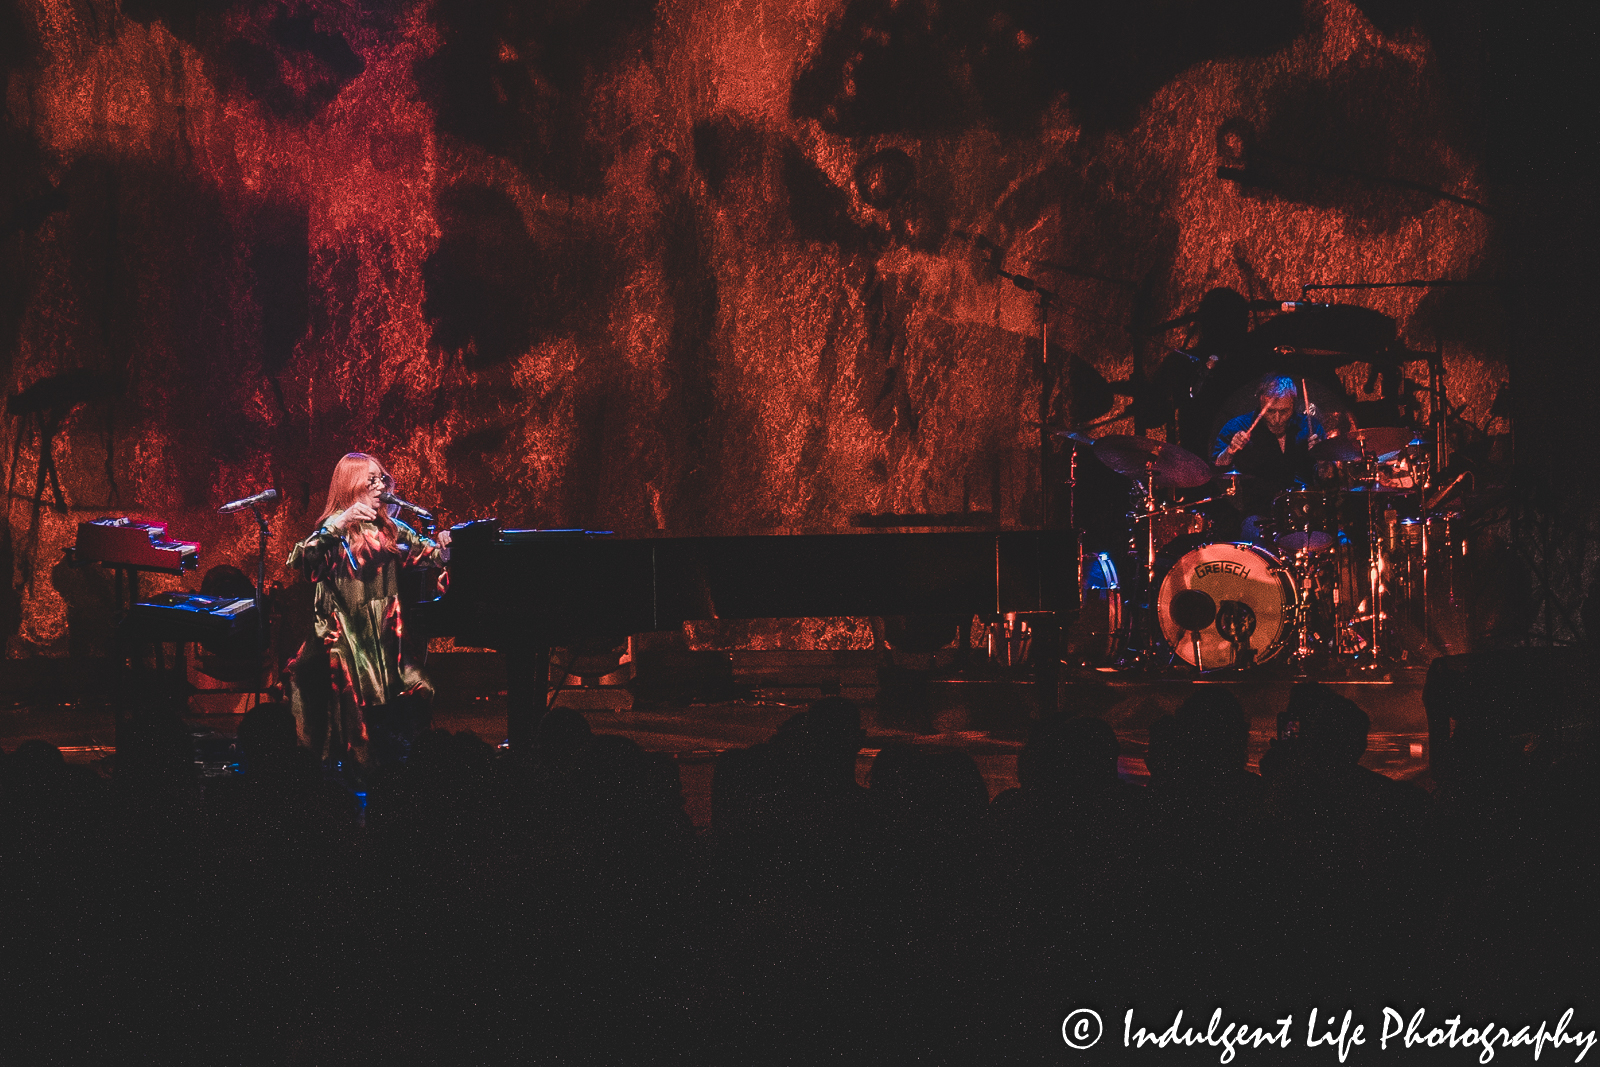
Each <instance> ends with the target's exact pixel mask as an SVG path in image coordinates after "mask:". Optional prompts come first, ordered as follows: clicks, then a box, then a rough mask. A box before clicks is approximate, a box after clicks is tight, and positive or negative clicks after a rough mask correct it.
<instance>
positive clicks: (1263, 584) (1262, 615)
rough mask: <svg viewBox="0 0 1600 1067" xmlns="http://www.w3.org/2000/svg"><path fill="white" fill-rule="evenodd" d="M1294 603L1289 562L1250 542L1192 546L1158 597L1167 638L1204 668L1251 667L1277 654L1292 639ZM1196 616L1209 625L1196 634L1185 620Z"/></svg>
mask: <svg viewBox="0 0 1600 1067" xmlns="http://www.w3.org/2000/svg"><path fill="white" fill-rule="evenodd" d="M1294 608H1295V589H1294V581H1293V579H1292V578H1291V577H1290V576H1289V574H1288V572H1287V571H1286V570H1285V569H1284V567H1283V564H1281V563H1279V562H1278V559H1277V557H1275V556H1273V555H1272V554H1271V553H1270V552H1267V551H1266V550H1265V549H1262V548H1257V547H1256V546H1255V545H1251V544H1232V543H1223V544H1211V545H1201V546H1199V547H1197V548H1194V549H1192V550H1190V551H1189V552H1187V553H1186V554H1184V555H1183V556H1181V557H1180V558H1179V559H1178V560H1177V562H1176V563H1174V564H1173V565H1172V569H1171V570H1169V571H1167V574H1166V577H1164V578H1163V579H1162V580H1161V591H1160V594H1159V596H1158V597H1157V598H1156V616H1157V618H1158V619H1159V620H1160V623H1161V635H1162V636H1163V637H1165V638H1166V640H1167V644H1168V645H1169V646H1170V647H1171V648H1172V649H1173V650H1174V651H1175V652H1176V653H1177V654H1178V655H1179V656H1180V657H1181V658H1182V659H1183V660H1184V661H1185V662H1187V663H1190V664H1192V665H1193V666H1196V667H1199V668H1201V669H1202V670H1215V669H1217V668H1219V667H1248V666H1253V665H1255V664H1260V663H1265V662H1267V661H1268V660H1270V659H1271V658H1272V657H1274V656H1276V655H1277V654H1278V653H1279V652H1281V651H1283V648H1284V646H1285V645H1286V644H1288V639H1289V636H1290V633H1291V631H1292V624H1293V621H1294ZM1197 619H1198V620H1200V621H1204V623H1205V624H1204V625H1203V626H1200V627H1199V629H1198V630H1197V631H1192V630H1191V629H1189V628H1188V627H1186V626H1184V625H1183V623H1184V622H1187V623H1188V624H1189V627H1193V626H1195V625H1196V620H1197ZM1207 620H1209V621H1207ZM1195 632H1198V634H1199V637H1200V640H1199V646H1200V649H1199V655H1198V657H1197V656H1196V653H1195V639H1194V633H1195ZM1236 647H1237V654H1236V653H1235V648H1236Z"/></svg>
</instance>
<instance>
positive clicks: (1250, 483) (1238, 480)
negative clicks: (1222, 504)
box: [1212, 471, 1265, 496]
mask: <svg viewBox="0 0 1600 1067" xmlns="http://www.w3.org/2000/svg"><path fill="white" fill-rule="evenodd" d="M1212 480H1213V481H1215V482H1216V483H1217V485H1218V486H1220V487H1221V489H1222V493H1223V495H1224V496H1238V495H1239V493H1240V491H1241V490H1244V489H1250V488H1254V487H1257V486H1260V485H1264V484H1265V483H1264V482H1263V481H1262V479H1260V478H1258V477H1256V476H1255V475H1254V474H1245V473H1244V472H1243V471H1223V472H1222V473H1220V474H1217V475H1214V476H1213V478H1212Z"/></svg>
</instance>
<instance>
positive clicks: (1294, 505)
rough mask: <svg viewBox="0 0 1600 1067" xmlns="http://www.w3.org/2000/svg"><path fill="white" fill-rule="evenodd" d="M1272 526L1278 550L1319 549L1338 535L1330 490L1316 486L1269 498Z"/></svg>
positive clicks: (1331, 544) (1333, 541)
mask: <svg viewBox="0 0 1600 1067" xmlns="http://www.w3.org/2000/svg"><path fill="white" fill-rule="evenodd" d="M1272 527H1273V530H1274V532H1275V533H1276V535H1277V546H1278V551H1279V552H1281V553H1283V554H1284V555H1287V556H1292V555H1294V554H1295V553H1297V552H1301V551H1305V552H1321V551H1323V550H1324V549H1329V548H1332V547H1333V546H1334V543H1335V542H1336V541H1337V540H1338V539H1339V515H1338V510H1337V507H1336V506H1335V502H1334V501H1333V500H1332V499H1331V498H1330V494H1328V493H1326V492H1323V491H1321V490H1316V489H1295V490H1291V491H1290V492H1287V493H1279V494H1278V495H1277V497H1276V498H1274V500H1273V501H1272Z"/></svg>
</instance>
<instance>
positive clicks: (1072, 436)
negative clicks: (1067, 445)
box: [1050, 430, 1094, 445]
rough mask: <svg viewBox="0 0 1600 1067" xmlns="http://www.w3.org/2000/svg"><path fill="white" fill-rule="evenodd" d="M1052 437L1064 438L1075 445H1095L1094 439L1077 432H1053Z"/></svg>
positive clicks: (1051, 432)
mask: <svg viewBox="0 0 1600 1067" xmlns="http://www.w3.org/2000/svg"><path fill="white" fill-rule="evenodd" d="M1050 436H1051V437H1062V438H1065V439H1066V440H1068V441H1071V442H1072V443H1073V444H1075V445H1093V444H1094V438H1092V437H1090V436H1088V435H1087V434H1083V433H1079V432H1078V431H1077V430H1051V431H1050Z"/></svg>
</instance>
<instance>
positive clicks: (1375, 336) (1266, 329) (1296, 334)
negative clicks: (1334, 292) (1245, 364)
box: [1250, 304, 1395, 352]
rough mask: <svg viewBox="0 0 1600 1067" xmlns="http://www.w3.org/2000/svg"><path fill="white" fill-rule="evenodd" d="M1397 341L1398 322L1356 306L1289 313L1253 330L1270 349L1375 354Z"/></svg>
mask: <svg viewBox="0 0 1600 1067" xmlns="http://www.w3.org/2000/svg"><path fill="white" fill-rule="evenodd" d="M1394 338H1395V322H1394V319H1392V318H1390V317H1389V316H1387V315H1385V314H1384V313H1383V312H1381V311H1373V310H1372V309H1371V308H1364V307H1357V306H1355V305H1354V304H1333V305H1331V306H1329V307H1312V308H1300V309H1299V310H1296V311H1286V312H1284V313H1283V314H1281V315H1274V316H1273V317H1272V318H1270V319H1268V320H1267V321H1266V322H1263V323H1262V324H1261V325H1259V326H1257V327H1256V328H1255V329H1254V330H1251V331H1250V339H1251V340H1252V341H1255V342H1259V343H1262V344H1264V345H1266V346H1267V347H1268V348H1277V347H1279V346H1284V347H1288V348H1313V349H1317V350H1319V351H1323V352H1372V351H1375V350H1377V349H1380V348H1383V347H1384V346H1386V345H1388V344H1389V343H1390V342H1391V341H1393V340H1394Z"/></svg>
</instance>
